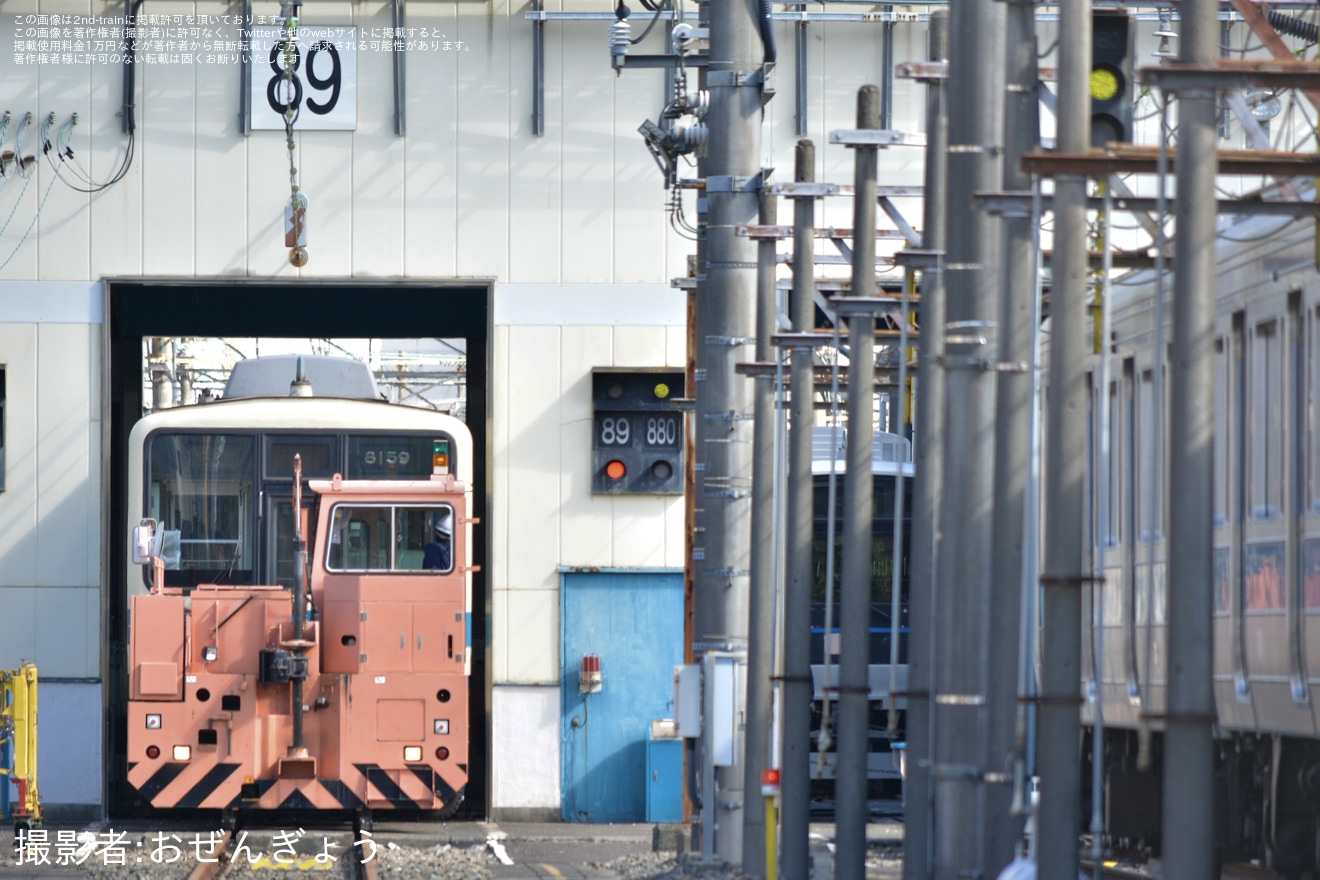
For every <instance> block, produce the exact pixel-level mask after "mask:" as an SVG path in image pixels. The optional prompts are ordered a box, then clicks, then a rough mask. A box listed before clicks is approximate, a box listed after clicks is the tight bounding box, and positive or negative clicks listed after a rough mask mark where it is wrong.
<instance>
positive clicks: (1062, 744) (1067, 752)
mask: <svg viewBox="0 0 1320 880" xmlns="http://www.w3.org/2000/svg"><path fill="white" fill-rule="evenodd" d="M1210 2H1212V3H1213V2H1214V0H1210ZM1090 59H1091V4H1090V2H1088V0H1061V3H1060V6H1059V95H1058V101H1057V103H1058V108H1059V125H1058V148H1059V152H1060V153H1065V154H1071V155H1076V154H1079V153H1085V152H1086V151H1087V150H1088V149H1090V147H1091V96H1090V89H1089V83H1088V80H1089V76H1090ZM1086 261H1087V244H1086V178H1085V177H1082V176H1081V175H1072V174H1070V175H1059V176H1058V177H1056V178H1055V182H1054V253H1053V257H1052V258H1051V262H1050V276H1051V281H1050V393H1049V407H1048V413H1047V417H1046V418H1047V425H1048V430H1047V434H1048V436H1049V447H1048V448H1047V449H1046V451H1045V510H1046V511H1048V513H1049V519H1048V520H1047V522H1046V527H1045V528H1046V533H1045V573H1044V576H1043V577H1042V578H1041V583H1042V584H1043V586H1044V588H1045V589H1044V628H1043V632H1042V638H1043V640H1044V646H1043V648H1044V663H1043V664H1042V670H1041V688H1040V697H1041V701H1040V712H1039V718H1040V724H1039V729H1040V755H1039V760H1038V768H1039V771H1040V813H1039V816H1040V821H1039V824H1038V825H1037V832H1038V834H1037V841H1038V853H1039V856H1038V865H1039V875H1040V876H1041V877H1076V876H1077V866H1078V855H1077V832H1078V812H1077V811H1078V804H1080V803H1081V797H1082V792H1081V773H1082V771H1081V758H1080V754H1079V751H1078V738H1079V737H1080V736H1081V689H1082V681H1081V629H1082V583H1083V582H1084V580H1085V579H1086V573H1085V571H1084V570H1083V567H1082V561H1083V560H1082V540H1083V533H1082V508H1083V498H1084V495H1083V492H1084V489H1085V479H1086V413H1087V382H1086V364H1085V357H1086V352H1087V351H1088V350H1089V347H1088V345H1087V340H1086ZM1206 509H1207V510H1208V509H1209V506H1208V505H1207V507H1206ZM1208 582H1209V581H1208V580H1207V583H1208ZM1186 800H1187V799H1186V798H1185V797H1183V796H1182V795H1181V793H1180V795H1179V797H1178V798H1177V801H1178V803H1179V805H1180V806H1181V807H1187V806H1188V804H1187V802H1186ZM1207 800H1208V799H1207Z"/></svg>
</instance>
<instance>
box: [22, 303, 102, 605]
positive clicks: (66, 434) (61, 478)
mask: <svg viewBox="0 0 1320 880" xmlns="http://www.w3.org/2000/svg"><path fill="white" fill-rule="evenodd" d="M38 326H39V328H40V329H39V331H38V342H37V361H36V366H37V382H38V384H37V390H38V395H37V399H36V412H37V420H36V456H37V484H36V490H37V491H36V502H37V503H36V516H37V524H38V529H39V530H40V531H39V532H38V533H36V534H35V535H33V536H32V537H33V538H34V539H35V542H36V552H37V555H38V568H37V577H36V581H35V583H36V584H37V585H38V586H42V587H46V586H72V585H86V584H91V583H93V582H94V580H95V573H94V572H93V571H89V570H88V568H87V556H86V554H85V553H84V552H83V551H82V548H85V547H87V546H88V545H89V544H96V543H98V541H99V539H100V535H99V534H98V533H97V532H96V531H95V530H94V526H95V523H96V514H97V512H98V511H99V510H100V506H101V497H100V487H99V486H93V485H92V482H91V472H90V471H91V457H92V454H93V451H92V448H91V446H90V445H89V443H88V440H89V434H88V430H87V423H88V418H89V413H90V410H91V404H92V401H91V399H90V392H91V389H90V387H89V385H90V383H89V381H88V378H89V377H90V376H91V375H92V372H93V370H92V352H91V338H90V333H89V331H88V327H87V326H86V325H82V324H43V325H38ZM95 454H96V455H97V456H98V457H99V456H100V454H101V450H100V446H99V444H98V445H97V447H96V450H95ZM73 548H78V549H77V552H71V551H73Z"/></svg>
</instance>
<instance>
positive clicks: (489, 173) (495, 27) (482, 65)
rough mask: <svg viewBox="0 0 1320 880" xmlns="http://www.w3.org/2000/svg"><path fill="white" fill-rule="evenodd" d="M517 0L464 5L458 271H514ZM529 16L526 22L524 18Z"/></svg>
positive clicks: (460, 68)
mask: <svg viewBox="0 0 1320 880" xmlns="http://www.w3.org/2000/svg"><path fill="white" fill-rule="evenodd" d="M510 5H511V0H488V2H486V3H485V4H471V5H470V6H466V7H465V8H463V9H462V10H461V11H460V13H459V17H458V23H457V26H456V28H455V30H456V34H457V39H458V40H459V41H461V42H462V43H463V48H462V49H461V50H458V49H456V50H455V53H456V54H457V56H458V90H459V91H458V116H457V118H458V119H460V120H461V124H460V125H459V128H458V157H457V166H458V179H459V181H460V185H459V189H458V194H457V198H456V200H455V201H456V205H457V208H458V228H457V236H456V237H457V243H458V274H460V275H480V276H494V277H496V278H507V277H508V271H509V226H508V210H509V119H510V114H511V112H512V109H511V95H510V90H511V89H512V88H513V83H512V82H511V81H510V79H509V31H510V26H511V24H512V21H511V16H512V13H511V11H510ZM524 24H525V23H524Z"/></svg>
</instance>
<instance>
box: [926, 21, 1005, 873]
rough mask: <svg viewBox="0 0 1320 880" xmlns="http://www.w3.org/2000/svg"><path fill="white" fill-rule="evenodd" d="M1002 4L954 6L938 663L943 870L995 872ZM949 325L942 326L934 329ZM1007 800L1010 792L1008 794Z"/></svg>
mask: <svg viewBox="0 0 1320 880" xmlns="http://www.w3.org/2000/svg"><path fill="white" fill-rule="evenodd" d="M1003 6H1004V4H1003V3H1001V2H999V0H960V2H958V3H955V4H951V6H950V10H949V40H950V45H949V107H950V108H957V110H956V112H951V113H950V114H949V147H948V192H947V196H946V199H947V205H948V207H947V215H946V216H947V218H948V230H947V234H948V258H947V260H946V262H945V272H946V273H947V282H946V283H947V288H948V297H947V301H948V306H947V309H948V311H947V315H946V323H945V327H944V328H942V329H944V331H945V333H946V336H945V348H946V354H945V365H946V371H945V390H946V395H947V397H946V402H945V407H946V413H947V414H946V420H945V446H944V485H943V497H942V504H941V510H940V518H941V530H942V531H943V533H944V534H946V535H956V536H957V539H956V541H953V542H951V543H950V545H949V552H948V553H947V554H945V558H946V559H947V562H948V565H947V568H946V569H945V570H944V572H943V573H942V574H941V578H940V579H941V582H942V583H941V587H942V591H943V592H942V596H941V603H940V604H941V612H940V613H939V614H938V615H936V617H935V620H936V624H935V625H936V627H937V632H938V639H939V643H940V645H941V647H942V652H941V653H942V656H941V659H940V665H939V668H938V669H936V671H935V700H936V709H935V713H936V725H937V727H936V731H935V755H934V759H933V761H932V769H933V773H934V784H935V802H936V813H935V875H936V876H955V875H956V876H987V875H988V874H993V873H995V872H997V870H998V867H999V866H994V867H993V870H991V866H988V865H987V864H986V863H985V859H986V851H987V850H986V844H987V841H986V839H985V820H986V818H987V815H988V813H989V805H988V804H987V802H986V797H987V785H988V784H989V783H987V781H986V778H985V774H986V771H987V770H989V769H1002V767H1000V768H987V767H985V766H984V764H983V761H984V748H985V747H984V745H983V738H984V733H985V730H986V728H987V727H988V724H989V710H988V707H987V706H986V693H985V682H984V680H983V676H984V674H985V667H986V665H987V664H988V660H989V646H988V645H987V644H986V640H985V638H984V630H983V621H984V619H985V617H986V615H987V613H988V609H989V608H990V606H991V604H992V599H993V598H994V597H993V596H992V591H991V574H990V572H991V552H990V537H991V521H992V515H993V512H994V510H993V503H994V445H993V438H994V436H995V426H994V418H995V405H994V402H995V372H994V370H993V366H994V364H995V363H996V362H997V360H998V346H997V343H996V341H995V339H996V327H995V325H996V322H997V320H998V317H999V316H998V302H999V295H998V294H999V290H998V285H999V272H998V270H997V268H996V264H997V263H998V261H999V259H1000V251H999V240H998V222H997V221H996V220H995V219H994V218H992V217H991V216H990V215H989V214H987V213H985V212H984V211H980V210H977V209H976V208H975V207H974V206H973V202H972V194H973V193H975V192H978V191H990V190H995V189H998V188H999V187H1000V186H1001V185H1002V182H1003V180H1002V172H1001V170H1000V159H999V151H998V150H997V149H996V148H995V147H994V145H996V144H1000V143H1002V134H1001V127H1002V114H1003V107H1004V93H1003V69H1004V9H1003ZM934 329H935V332H939V328H934ZM1006 803H1007V801H1005V804H1006Z"/></svg>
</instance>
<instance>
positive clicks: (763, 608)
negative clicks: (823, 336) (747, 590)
mask: <svg viewBox="0 0 1320 880" xmlns="http://www.w3.org/2000/svg"><path fill="white" fill-rule="evenodd" d="M759 219H760V222H761V225H762V226H769V225H771V224H773V223H774V222H775V197H774V196H772V195H770V192H769V190H768V188H766V187H764V186H762V188H761V197H760V218H759ZM757 248H758V250H759V255H758V262H759V264H760V265H759V267H758V269H757V294H756V362H757V363H758V364H761V365H763V366H764V365H766V364H769V363H770V362H771V360H772V359H773V358H774V345H773V344H772V340H771V337H772V336H773V335H774V332H775V256H776V250H777V243H776V239H774V238H769V237H766V238H763V239H761V240H760V244H759V245H758V246H757ZM774 385H775V377H774V375H773V374H772V375H761V376H758V377H757V378H756V379H755V386H756V391H755V394H756V410H755V412H756V418H755V434H756V445H755V447H754V449H753V451H752V591H751V597H750V601H749V603H748V606H749V614H750V617H749V622H748V630H747V631H748V634H749V635H750V639H749V640H748V643H747V765H746V767H745V768H744V769H745V775H744V777H743V791H744V792H749V793H751V797H752V801H751V803H749V804H748V805H747V808H746V809H745V810H743V864H742V869H743V873H744V874H750V875H751V876H753V877H764V876H766V859H767V858H769V857H770V856H769V855H768V854H767V853H766V849H765V840H766V837H765V833H766V815H765V810H763V809H761V808H760V801H759V800H758V799H757V797H756V793H757V792H758V791H760V785H761V771H762V770H765V769H766V768H768V767H770V766H771V763H772V758H773V756H772V755H771V753H770V728H771V725H772V723H773V720H774V719H773V717H772V713H771V705H772V700H771V697H772V690H771V687H770V679H771V676H773V675H774V668H773V667H772V657H773V656H774V652H773V651H772V650H771V649H772V648H773V647H774V643H775V631H774V620H775V568H776V564H775V562H776V560H775V552H774V549H775V498H774V495H775V421H776V419H775V387H774Z"/></svg>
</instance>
